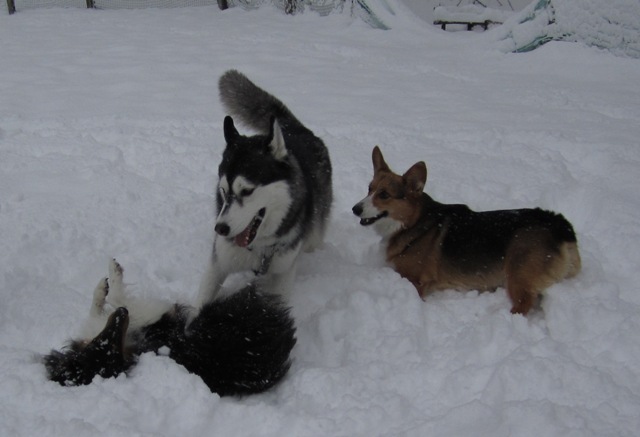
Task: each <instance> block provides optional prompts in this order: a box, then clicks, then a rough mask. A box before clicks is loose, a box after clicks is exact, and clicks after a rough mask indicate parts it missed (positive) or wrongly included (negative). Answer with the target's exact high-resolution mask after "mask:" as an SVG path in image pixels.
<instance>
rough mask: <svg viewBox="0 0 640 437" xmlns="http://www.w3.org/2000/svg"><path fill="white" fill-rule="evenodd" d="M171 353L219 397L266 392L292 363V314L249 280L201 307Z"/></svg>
mask: <svg viewBox="0 0 640 437" xmlns="http://www.w3.org/2000/svg"><path fill="white" fill-rule="evenodd" d="M182 332H183V334H181V335H179V336H177V337H176V338H175V341H174V342H173V344H170V345H169V347H170V350H171V352H170V357H171V358H173V359H174V360H175V361H176V362H178V363H180V364H182V365H183V366H185V367H186V368H187V370H189V371H190V372H193V373H196V374H198V375H200V377H201V378H202V380H203V381H204V382H205V383H206V384H207V385H208V386H209V388H210V389H211V391H213V392H216V393H218V394H219V395H220V396H225V395H244V394H251V393H259V392H262V391H265V390H267V389H269V388H271V387H272V386H274V385H275V384H276V383H278V382H279V381H280V380H281V379H282V378H283V377H284V375H285V374H286V373H287V371H288V370H289V367H290V366H291V361H290V358H289V356H290V352H291V349H292V348H293V346H294V345H295V343H296V338H295V327H294V323H293V319H292V318H291V316H290V315H289V309H288V308H287V307H285V306H284V305H283V303H282V301H281V299H280V298H279V297H278V296H274V295H270V294H264V293H261V292H260V291H258V290H257V289H256V288H255V287H254V286H252V285H250V286H248V287H246V288H244V289H243V290H241V291H239V292H237V293H234V294H232V295H231V296H229V297H227V298H225V299H224V300H218V301H214V302H212V303H210V304H208V305H206V306H204V307H203V308H202V310H201V311H200V314H199V315H198V317H197V318H196V319H195V320H194V321H193V322H192V323H191V325H190V326H189V331H188V333H187V334H184V331H182Z"/></svg>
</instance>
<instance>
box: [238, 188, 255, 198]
mask: <svg viewBox="0 0 640 437" xmlns="http://www.w3.org/2000/svg"><path fill="white" fill-rule="evenodd" d="M253 190H254V189H253V188H243V189H242V190H240V197H247V196H251V195H252V194H253Z"/></svg>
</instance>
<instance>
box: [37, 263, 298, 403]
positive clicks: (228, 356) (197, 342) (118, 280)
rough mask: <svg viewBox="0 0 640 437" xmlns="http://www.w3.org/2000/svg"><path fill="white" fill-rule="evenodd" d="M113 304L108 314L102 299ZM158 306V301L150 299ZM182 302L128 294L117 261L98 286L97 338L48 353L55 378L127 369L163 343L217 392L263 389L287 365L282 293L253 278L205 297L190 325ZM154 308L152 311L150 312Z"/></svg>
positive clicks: (287, 319) (289, 339) (82, 378)
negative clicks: (148, 302) (99, 324)
mask: <svg viewBox="0 0 640 437" xmlns="http://www.w3.org/2000/svg"><path fill="white" fill-rule="evenodd" d="M107 297H108V300H109V304H110V305H112V306H114V307H116V308H115V310H114V311H113V312H111V313H110V314H107V313H106V309H105V303H107ZM151 307H153V306H151ZM185 309H186V307H184V306H181V305H179V304H175V305H173V304H165V305H159V306H156V307H155V308H152V309H151V311H150V306H149V305H144V302H142V301H140V300H136V299H134V298H131V297H128V296H126V295H125V291H124V284H123V269H122V267H121V266H120V264H118V263H117V262H116V261H115V260H112V261H111V263H110V268H109V278H104V279H102V280H101V281H100V283H99V284H98V286H97V287H96V289H95V291H94V295H93V303H92V306H91V311H90V320H91V321H92V322H93V323H94V324H95V322H96V321H103V322H104V320H105V319H106V326H104V329H102V331H101V332H100V333H98V334H97V336H95V337H94V338H89V339H82V340H73V341H71V342H70V344H69V345H68V347H67V348H65V349H63V350H62V351H51V353H50V354H48V355H46V356H44V357H43V362H44V365H45V367H46V370H47V376H48V378H49V379H50V380H52V381H56V382H58V383H60V384H61V385H66V386H70V385H85V384H89V383H91V381H92V380H93V378H94V377H95V376H96V375H99V376H101V377H103V378H110V377H113V376H117V375H119V374H120V373H123V372H127V371H128V370H129V369H131V368H132V366H133V365H135V363H136V361H137V357H138V355H140V354H142V353H145V352H149V351H155V352H158V350H159V349H161V348H165V347H166V348H168V349H169V357H171V358H172V359H174V360H175V361H176V362H177V363H179V364H182V365H183V366H184V367H185V368H186V369H187V370H188V371H189V372H191V373H195V374H197V375H199V376H200V377H201V378H202V380H203V381H204V382H205V384H207V386H209V388H210V389H211V391H212V392H215V393H218V394H219V395H220V396H225V395H245V394H252V393H259V392H262V391H265V390H267V389H269V388H271V387H273V386H274V385H275V384H276V383H278V382H279V381H280V380H281V379H282V378H283V377H284V375H285V374H286V373H287V371H288V370H289V367H290V365H291V361H290V358H289V354H290V352H291V349H292V348H293V346H294V344H295V343H296V339H295V327H294V323H293V319H292V318H291V316H290V315H289V309H288V308H286V307H285V306H284V305H283V304H282V302H281V300H280V298H279V297H277V296H275V295H270V294H263V293H261V292H260V290H258V289H257V288H256V287H255V286H254V285H249V286H247V287H245V288H244V289H242V290H240V291H238V292H236V293H233V294H232V295H230V296H229V297H227V298H224V299H221V300H216V301H213V302H211V303H208V304H206V305H205V306H204V307H203V308H202V310H201V311H200V313H199V314H198V316H197V317H196V318H195V319H194V320H193V321H192V322H191V324H190V326H189V329H188V330H187V331H185V324H186V321H187V314H188V311H185ZM154 311H155V315H154V314H153V312H154Z"/></svg>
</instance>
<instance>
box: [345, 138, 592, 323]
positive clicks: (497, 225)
mask: <svg viewBox="0 0 640 437" xmlns="http://www.w3.org/2000/svg"><path fill="white" fill-rule="evenodd" d="M372 160H373V180H372V181H371V183H370V184H369V192H368V194H367V196H366V197H365V198H364V199H362V200H361V201H360V202H358V203H356V205H355V206H354V207H353V213H354V214H355V215H356V216H358V217H360V224H361V225H362V226H373V227H374V229H375V230H376V231H377V232H378V233H379V234H380V235H381V236H382V237H383V243H384V244H385V245H386V258H387V261H388V262H389V263H390V264H391V265H392V266H393V267H394V269H395V270H396V271H397V272H398V273H399V274H400V275H401V276H403V277H404V278H407V279H408V280H409V281H411V283H412V284H413V285H414V286H415V288H416V290H417V291H418V294H419V295H420V297H421V298H422V299H423V300H424V299H425V298H426V296H427V295H428V294H429V293H431V292H433V291H437V290H445V289H456V290H479V291H493V290H495V289H496V288H498V287H505V288H506V290H507V294H508V296H509V298H510V299H511V304H512V307H511V312H512V313H514V314H522V315H526V314H527V313H528V312H529V311H530V310H531V309H532V308H533V307H534V306H536V305H537V304H538V302H539V297H540V296H541V295H542V293H543V292H544V290H545V289H546V288H548V287H549V286H550V285H552V284H554V283H556V282H559V281H561V280H562V279H565V278H571V277H574V276H575V275H577V274H578V273H579V272H580V269H581V261H580V254H579V252H578V243H577V239H576V235H575V232H574V230H573V226H572V225H571V223H569V222H568V221H567V220H566V219H565V218H564V217H563V216H562V215H561V214H557V213H554V212H551V211H545V210H542V209H540V208H535V209H511V210H496V211H482V212H476V211H472V210H471V209H470V208H469V207H468V206H466V205H461V204H457V205H456V204H445V203H440V202H438V201H436V200H434V199H432V198H431V197H430V196H429V195H428V194H426V193H425V192H423V189H424V187H425V184H426V181H427V167H426V165H425V163H424V162H422V161H421V162H418V163H416V164H414V165H413V166H412V167H411V168H409V170H407V172H406V173H404V174H403V175H402V176H400V175H398V174H396V173H394V172H393V171H392V170H391V169H390V168H389V166H388V165H387V163H386V162H385V160H384V157H383V156H382V152H381V151H380V148H379V147H378V146H376V147H374V149H373V154H372Z"/></svg>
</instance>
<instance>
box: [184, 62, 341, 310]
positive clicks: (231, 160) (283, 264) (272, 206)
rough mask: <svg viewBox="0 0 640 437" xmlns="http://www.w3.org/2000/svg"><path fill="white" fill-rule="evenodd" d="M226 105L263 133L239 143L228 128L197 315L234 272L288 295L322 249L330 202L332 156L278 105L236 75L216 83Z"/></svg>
mask: <svg viewBox="0 0 640 437" xmlns="http://www.w3.org/2000/svg"><path fill="white" fill-rule="evenodd" d="M219 88H220V97H221V100H222V103H223V105H224V106H225V107H226V109H227V110H228V111H229V113H230V114H232V115H233V116H236V117H238V119H239V120H241V121H242V122H244V123H245V124H247V125H249V127H251V128H253V129H255V130H257V131H258V134H257V135H252V136H244V135H241V134H240V133H239V132H238V131H237V129H236V127H235V124H234V121H233V119H232V118H231V117H230V116H227V117H226V118H225V120H224V137H225V141H226V147H225V150H224V153H223V155H222V162H221V163H220V166H219V168H218V178H219V181H218V187H217V196H216V205H217V211H218V216H217V219H216V222H215V227H214V229H215V232H216V237H215V241H214V244H213V248H212V252H211V259H210V261H209V263H208V266H207V271H206V273H205V275H204V277H203V280H202V282H201V286H200V290H199V294H198V297H197V300H196V303H195V307H196V310H197V309H198V308H200V307H201V306H202V305H204V304H206V303H208V302H211V301H213V300H214V299H215V297H216V296H217V295H218V292H219V291H220V289H221V287H222V285H223V283H224V281H225V279H226V278H227V277H228V276H229V274H231V273H233V272H247V271H248V272H253V273H255V274H256V275H257V276H258V277H259V279H258V280H259V282H260V284H261V286H262V287H265V289H266V290H268V291H270V292H271V291H272V292H286V291H288V290H289V288H290V286H291V281H292V279H293V275H294V271H295V261H296V258H297V256H298V254H299V253H300V251H301V250H306V251H310V250H313V249H315V248H317V247H318V246H319V245H321V244H322V240H323V237H324V231H325V226H326V222H327V218H328V216H329V211H330V208H331V202H332V188H331V163H330V160H329V153H328V151H327V149H326V147H325V145H324V143H323V142H322V140H321V139H320V138H318V137H316V136H315V135H314V134H313V132H311V131H310V130H309V129H307V128H306V127H305V126H304V125H303V124H302V123H300V121H298V119H297V118H296V117H295V116H294V115H293V114H292V113H291V111H290V110H289V109H288V108H287V107H286V106H285V105H284V104H283V103H282V102H281V101H280V100H278V99H277V98H275V97H274V96H272V95H271V94H269V93H267V92H266V91H264V90H262V89H261V88H259V87H257V86H256V85H255V84H254V83H253V82H251V81H250V80H249V79H247V77H245V76H244V75H243V74H241V73H239V72H237V71H235V70H231V71H228V72H226V73H225V74H224V75H223V76H222V77H221V78H220V81H219Z"/></svg>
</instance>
